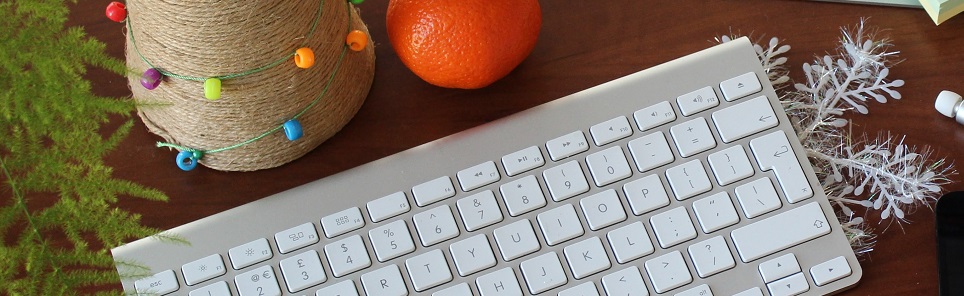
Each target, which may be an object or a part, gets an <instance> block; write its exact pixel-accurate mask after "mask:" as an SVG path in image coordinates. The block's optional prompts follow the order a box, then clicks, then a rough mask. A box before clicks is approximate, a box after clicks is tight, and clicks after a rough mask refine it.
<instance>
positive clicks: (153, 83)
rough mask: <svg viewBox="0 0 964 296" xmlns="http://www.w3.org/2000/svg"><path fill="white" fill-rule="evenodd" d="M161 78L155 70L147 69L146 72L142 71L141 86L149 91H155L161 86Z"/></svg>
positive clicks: (159, 73)
mask: <svg viewBox="0 0 964 296" xmlns="http://www.w3.org/2000/svg"><path fill="white" fill-rule="evenodd" d="M161 78H163V76H162V75H161V72H160V71H157V69H154V68H150V69H147V71H144V76H141V85H143V86H144V88H146V89H149V90H151V89H155V88H157V86H158V85H161Z"/></svg>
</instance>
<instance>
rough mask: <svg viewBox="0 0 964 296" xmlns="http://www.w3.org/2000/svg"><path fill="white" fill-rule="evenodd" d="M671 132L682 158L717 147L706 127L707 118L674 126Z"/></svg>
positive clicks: (708, 128)
mask: <svg viewBox="0 0 964 296" xmlns="http://www.w3.org/2000/svg"><path fill="white" fill-rule="evenodd" d="M669 131H670V134H671V135H672V136H673V141H674V142H676V149H679V155H680V156H682V157H690V156H693V155H696V154H697V153H700V152H703V151H706V150H709V149H710V148H713V147H716V139H715V138H713V134H712V133H711V132H710V127H709V126H707V125H706V119H705V118H702V117H699V118H696V119H693V120H690V121H687V122H683V123H681V124H677V125H674V126H673V127H672V128H670V130H669Z"/></svg>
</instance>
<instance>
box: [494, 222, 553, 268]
mask: <svg viewBox="0 0 964 296" xmlns="http://www.w3.org/2000/svg"><path fill="white" fill-rule="evenodd" d="M493 235H494V236H495V241H496V243H497V244H499V251H500V252H501V253H502V259H503V260H505V261H511V260H513V259H516V258H519V257H522V256H525V255H528V254H531V253H533V252H535V251H538V250H539V248H540V247H541V246H542V245H541V244H539V241H538V240H536V233H535V232H534V231H533V230H532V224H529V220H524V219H523V220H519V221H515V222H512V224H509V225H506V226H502V227H499V228H496V229H495V231H494V232H493Z"/></svg>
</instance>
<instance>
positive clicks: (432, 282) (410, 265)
mask: <svg viewBox="0 0 964 296" xmlns="http://www.w3.org/2000/svg"><path fill="white" fill-rule="evenodd" d="M405 267H406V268H407V269H408V275H409V276H410V277H411V279H412V286H414V287H415V291H418V292H422V291H425V290H428V289H431V288H434V287H435V286H438V285H441V284H444V283H448V282H449V281H451V280H452V271H450V270H449V264H448V262H446V261H445V256H444V255H442V251H441V250H439V249H435V250H431V251H428V252H425V253H422V254H421V255H418V256H415V257H412V258H409V259H408V260H405ZM376 295H378V294H376Z"/></svg>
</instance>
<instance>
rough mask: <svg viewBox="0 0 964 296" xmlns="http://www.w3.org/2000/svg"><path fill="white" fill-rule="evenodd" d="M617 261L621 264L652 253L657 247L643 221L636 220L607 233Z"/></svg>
mask: <svg viewBox="0 0 964 296" xmlns="http://www.w3.org/2000/svg"><path fill="white" fill-rule="evenodd" d="M606 237H607V238H608V239H609V245H610V246H611V247H612V249H613V255H614V256H615V257H616V262H619V263H621V264H623V263H626V262H629V261H632V260H636V259H637V258H640V257H643V256H646V255H649V254H652V253H653V251H655V249H654V248H653V242H652V241H651V240H650V239H649V233H648V232H647V231H646V227H644V226H643V222H640V221H636V222H633V223H631V224H629V225H626V226H623V227H620V228H616V230H613V231H610V232H609V234H607V235H606Z"/></svg>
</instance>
